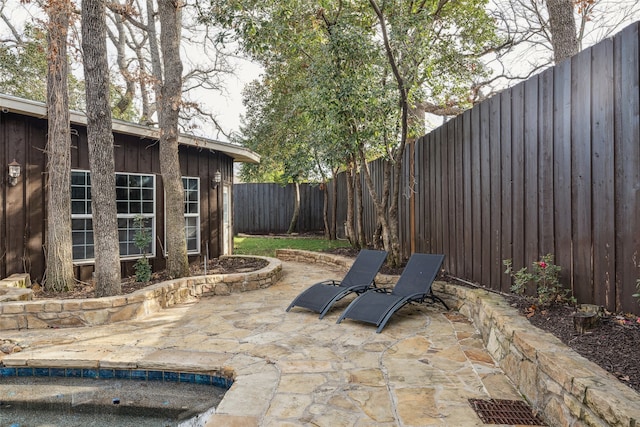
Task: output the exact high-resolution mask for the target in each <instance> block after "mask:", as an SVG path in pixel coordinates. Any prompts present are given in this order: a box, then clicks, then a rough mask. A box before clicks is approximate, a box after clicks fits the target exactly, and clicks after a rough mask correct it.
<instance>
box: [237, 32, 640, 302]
mask: <svg viewBox="0 0 640 427" xmlns="http://www.w3.org/2000/svg"><path fill="white" fill-rule="evenodd" d="M638 27H639V24H638V23H636V24H633V25H631V26H629V27H628V28H626V29H625V30H624V31H622V32H621V33H619V34H618V35H617V36H615V37H614V38H613V39H609V40H605V41H603V42H602V43H599V44H598V45H596V46H593V47H591V48H589V49H586V50H585V51H583V52H581V53H580V54H578V55H576V56H574V57H573V58H571V59H570V60H566V61H564V62H562V63H560V64H559V65H557V66H556V67H554V68H551V69H548V70H546V71H544V72H542V73H540V74H538V75H536V76H533V77H532V78H530V79H529V80H527V81H525V82H522V83H520V84H518V85H516V86H514V87H512V88H510V89H508V90H505V91H504V92H502V93H500V94H499V95H496V96H495V97H493V98H491V99H489V100H486V101H484V102H482V103H480V104H479V105H477V106H475V107H474V108H473V109H471V110H468V111H466V112H464V113H463V114H461V115H459V116H457V117H455V118H454V119H452V120H450V121H448V122H447V123H446V124H445V125H443V126H441V127H440V128H438V129H436V130H434V131H433V132H431V133H429V134H428V135H424V136H422V137H420V138H418V139H417V140H416V141H415V142H413V143H411V144H409V145H407V149H406V152H405V155H404V158H403V166H402V167H403V169H402V174H401V182H400V189H401V190H400V195H399V212H398V218H399V225H400V230H399V234H400V237H401V246H402V253H403V254H404V255H405V256H406V257H408V256H409V255H410V254H411V253H412V252H427V253H444V254H446V255H447V257H446V259H445V263H444V268H445V269H446V270H447V271H448V272H449V273H450V274H452V275H453V276H457V277H460V278H463V279H465V280H469V281H473V282H478V283H481V284H483V285H485V286H488V287H491V288H493V289H496V290H500V291H508V290H509V287H510V285H511V279H510V278H509V277H508V276H506V275H505V274H504V266H503V260H505V259H512V260H513V266H514V268H516V269H519V268H521V267H523V266H531V264H532V263H533V262H534V261H537V260H539V259H540V257H541V256H543V255H545V254H547V253H552V254H554V256H555V261H556V264H558V265H559V266H561V267H562V269H563V270H562V273H561V281H562V283H563V284H565V285H566V286H567V287H570V288H571V289H572V291H573V293H574V295H575V296H576V297H577V299H578V301H579V302H582V303H595V304H599V305H603V306H605V307H606V308H607V309H609V310H625V311H633V312H640V306H639V305H638V302H637V300H635V299H634V298H632V296H631V295H632V294H633V293H634V292H635V283H636V279H638V278H640V197H639V196H640V194H639V193H640V65H639V62H640V50H639V41H638V40H639V36H640V35H639V30H638ZM368 167H369V169H370V172H371V177H372V181H373V183H374V187H375V188H376V192H377V194H382V188H383V182H384V162H383V161H382V160H380V159H379V160H376V161H373V162H371V163H370V164H369V166H368ZM336 179H337V185H336V188H337V190H335V191H334V190H333V188H334V187H333V184H330V185H329V189H330V193H331V195H334V193H335V197H336V200H337V202H336V203H337V206H336V207H335V209H336V212H337V213H336V218H337V224H338V230H339V231H338V235H339V236H344V223H345V221H346V213H347V209H346V206H347V191H346V190H347V180H346V176H345V174H344V173H343V174H340V175H338V177H337V178H336ZM361 179H362V186H363V189H364V194H363V206H364V214H363V221H364V224H363V225H364V229H365V233H366V235H367V236H368V238H372V236H373V235H374V232H375V230H376V226H377V221H376V214H375V208H374V203H373V201H372V198H371V195H370V194H369V191H368V190H367V187H366V183H365V181H364V178H362V177H361ZM263 185H264V184H263ZM268 186H269V185H267V187H257V186H252V185H251V184H245V187H243V186H236V188H235V206H236V217H235V221H236V222H235V224H236V230H237V231H245V232H281V231H285V230H286V229H287V227H288V225H289V222H288V221H289V219H290V218H291V211H292V209H293V199H292V197H293V196H292V193H290V190H289V189H283V188H282V187H279V186H276V185H275V184H272V185H271V187H268ZM305 191H306V192H307V193H305V192H303V194H309V195H303V197H302V200H303V208H301V213H300V216H301V219H300V226H301V230H303V231H304V230H316V229H317V230H319V229H322V196H321V194H320V191H319V190H317V189H315V190H314V188H313V187H308V188H307V189H306V190H305ZM314 191H315V193H314ZM311 193H314V194H316V195H314V196H311V195H310V194H311ZM260 197H262V198H260ZM330 199H331V197H330ZM305 200H306V201H305ZM310 200H313V202H311V201H310ZM305 203H309V204H305ZM330 211H331V210H330ZM354 225H355V224H354Z"/></svg>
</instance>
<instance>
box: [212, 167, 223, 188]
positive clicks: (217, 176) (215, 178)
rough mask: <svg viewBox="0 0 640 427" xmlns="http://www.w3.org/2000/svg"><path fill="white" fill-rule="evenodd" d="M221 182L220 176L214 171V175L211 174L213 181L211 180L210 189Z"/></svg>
mask: <svg viewBox="0 0 640 427" xmlns="http://www.w3.org/2000/svg"><path fill="white" fill-rule="evenodd" d="M221 181H222V174H221V173H220V171H219V170H218V171H216V173H214V174H213V179H212V180H211V187H212V188H217V187H218V184H220V182H221Z"/></svg>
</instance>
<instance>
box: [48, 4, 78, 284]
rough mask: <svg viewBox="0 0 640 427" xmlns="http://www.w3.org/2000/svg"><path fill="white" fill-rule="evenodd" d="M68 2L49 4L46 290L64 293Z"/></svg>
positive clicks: (68, 259)
mask: <svg viewBox="0 0 640 427" xmlns="http://www.w3.org/2000/svg"><path fill="white" fill-rule="evenodd" d="M72 9H73V7H72V5H71V2H70V1H69V0H57V1H51V2H49V6H48V8H47V14H48V15H49V29H48V33H47V36H48V55H47V65H48V71H47V116H48V132H47V150H46V151H47V175H46V178H47V185H46V192H47V196H48V197H47V238H46V248H47V251H46V260H47V261H46V265H47V272H46V278H45V282H44V287H45V289H46V290H48V291H54V292H62V291H68V290H71V289H73V285H74V280H75V278H74V275H73V255H72V250H71V246H72V243H71V194H70V192H71V185H70V183H71V132H70V130H69V88H68V75H69V67H68V58H67V34H68V30H69V17H70V15H71V12H72Z"/></svg>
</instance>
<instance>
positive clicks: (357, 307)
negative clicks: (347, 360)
mask: <svg viewBox="0 0 640 427" xmlns="http://www.w3.org/2000/svg"><path fill="white" fill-rule="evenodd" d="M443 260H444V255H430V254H413V255H411V258H409V262H408V263H407V266H406V267H405V268H404V271H403V272H402V275H401V276H400V279H398V283H396V285H395V287H394V288H393V290H391V292H389V289H382V288H380V289H371V290H368V291H367V292H365V293H363V294H361V295H360V296H358V297H357V298H356V299H354V300H353V301H352V302H351V304H349V306H348V307H347V308H346V309H345V310H344V312H343V313H342V315H341V316H340V318H339V319H338V322H337V323H340V322H342V321H343V320H344V319H353V320H360V321H363V322H368V323H373V324H375V325H376V326H377V327H378V329H377V330H376V332H377V333H380V331H382V328H384V326H385V325H386V324H387V321H389V318H391V316H392V315H393V314H394V313H395V312H396V311H398V310H399V309H400V308H402V307H404V306H405V305H406V304H408V303H410V302H424V300H426V299H429V300H431V301H432V302H434V303H435V302H436V301H438V302H441V303H442V305H444V306H445V308H446V309H447V310H449V307H448V306H447V304H445V302H444V301H443V300H442V299H440V298H439V297H437V296H435V295H434V294H433V291H432V290H431V284H432V283H433V281H434V279H435V278H436V276H437V275H438V272H439V271H440V266H441V265H442V261H443Z"/></svg>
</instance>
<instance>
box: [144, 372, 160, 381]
mask: <svg viewBox="0 0 640 427" xmlns="http://www.w3.org/2000/svg"><path fill="white" fill-rule="evenodd" d="M163 378H164V375H163V372H162V371H147V380H149V381H162V379H163Z"/></svg>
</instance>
